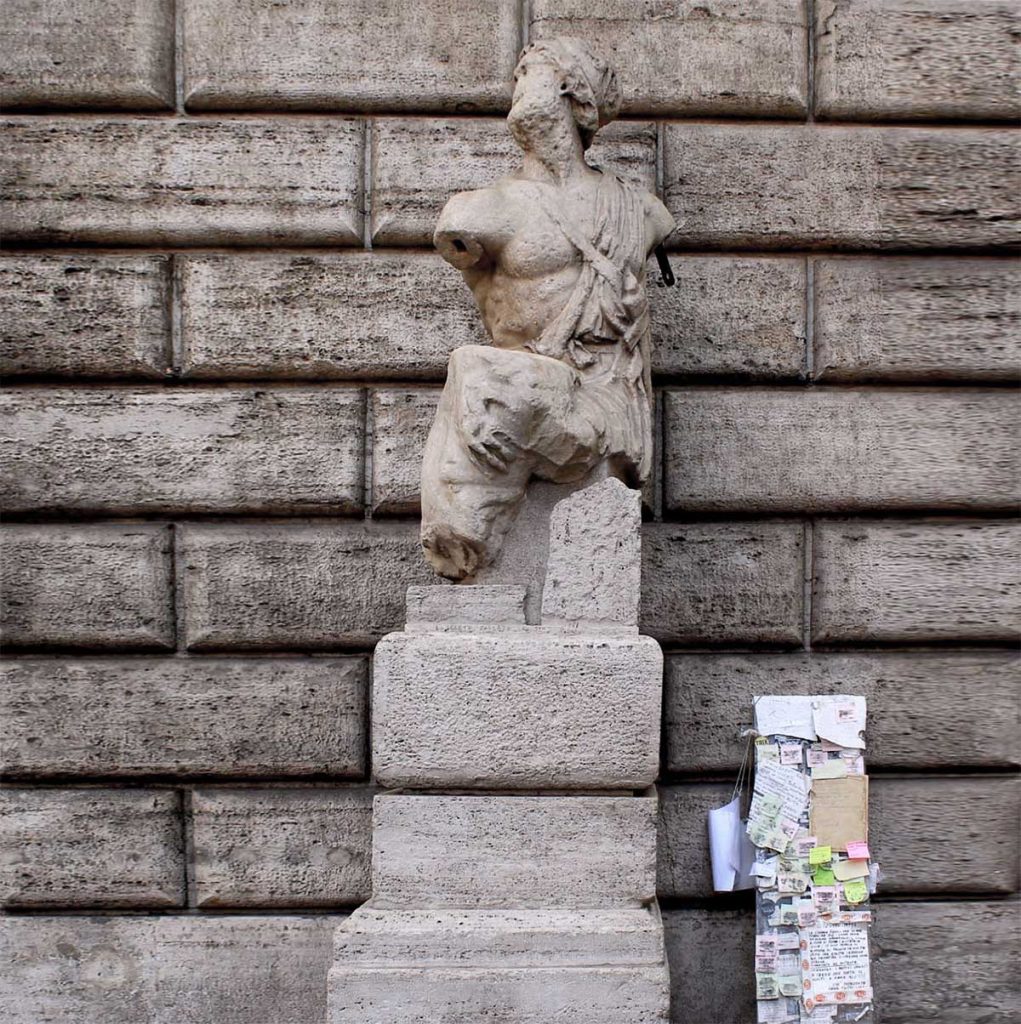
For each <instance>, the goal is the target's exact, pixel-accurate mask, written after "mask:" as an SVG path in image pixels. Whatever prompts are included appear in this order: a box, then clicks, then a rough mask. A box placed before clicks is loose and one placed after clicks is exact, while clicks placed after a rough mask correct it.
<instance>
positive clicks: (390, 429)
mask: <svg viewBox="0 0 1021 1024" xmlns="http://www.w3.org/2000/svg"><path fill="white" fill-rule="evenodd" d="M370 401H371V404H370V409H371V415H372V470H371V495H372V498H371V500H372V511H373V512H378V513H383V514H386V515H389V514H395V515H402V514H409V513H410V514H412V515H417V514H418V512H419V510H420V508H421V493H420V492H421V487H422V453H423V451H424V450H425V440H426V438H427V437H428V436H429V428H430V427H431V426H432V423H433V420H434V419H435V418H436V409H437V407H438V406H439V402H440V390H439V388H416V389H414V390H408V389H407V388H399V389H398V388H374V389H373V390H372V398H371V400H370Z"/></svg>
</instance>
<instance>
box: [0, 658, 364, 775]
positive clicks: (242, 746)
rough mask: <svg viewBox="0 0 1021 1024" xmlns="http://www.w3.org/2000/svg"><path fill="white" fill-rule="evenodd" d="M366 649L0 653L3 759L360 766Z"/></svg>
mask: <svg viewBox="0 0 1021 1024" xmlns="http://www.w3.org/2000/svg"><path fill="white" fill-rule="evenodd" d="M366 669H367V665H366V662H365V659H363V658H245V659H223V658H119V659H112V658H102V659H98V658H87V659H86V658H74V659H69V658H61V659H54V658H19V659H16V660H8V661H6V662H3V663H2V664H0V678H2V680H3V682H2V685H0V719H2V720H3V722H4V723H5V728H4V730H3V733H2V734H0V770H2V771H3V773H4V775H6V776H7V777H9V778H10V777H23V778H29V777H44V776H52V775H63V776H73V775H87V776H96V775H106V776H144V775H172V774H180V775H189V776H196V775H198V776H202V775H216V776H252V775H259V776H266V777H274V776H275V777H281V776H284V777H286V776H300V775H334V776H342V775H348V776H362V775H364V774H365V772H366V771H367V757H366V733H367V731H368V693H367V690H368V686H367V679H366V676H367V674H368V673H367V671H366Z"/></svg>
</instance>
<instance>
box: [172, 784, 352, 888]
mask: <svg viewBox="0 0 1021 1024" xmlns="http://www.w3.org/2000/svg"><path fill="white" fill-rule="evenodd" d="M191 806H192V822H193V835H194V842H195V897H196V900H197V902H198V905H199V906H200V907H205V908H212V907H331V906H345V905H349V904H354V903H361V902H362V901H363V900H366V899H368V897H369V895H370V892H369V843H370V840H369V834H370V830H371V828H372V793H371V791H369V790H367V789H362V788H353V789H350V788H349V789H339V788H331V789H322V788H318V787H317V788H302V789H277V788H276V787H264V788H256V789H221V788H219V787H217V788H215V789H213V788H209V789H197V790H195V792H194V794H193V796H192V805H191Z"/></svg>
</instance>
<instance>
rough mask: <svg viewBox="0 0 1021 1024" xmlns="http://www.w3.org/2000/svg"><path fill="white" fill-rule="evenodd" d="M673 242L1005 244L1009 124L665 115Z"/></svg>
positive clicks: (1012, 224)
mask: <svg viewBox="0 0 1021 1024" xmlns="http://www.w3.org/2000/svg"><path fill="white" fill-rule="evenodd" d="M663 139H664V146H665V151H664V163H663V193H664V198H665V201H666V204H667V206H668V207H669V208H670V210H671V212H672V213H673V214H674V216H675V217H676V218H677V220H678V222H679V224H680V227H679V228H678V229H677V230H676V231H675V232H674V233H673V234H672V235H671V236H670V244H671V245H672V246H676V247H681V248H702V247H705V248H710V249H721V248H738V249H741V248H756V249H775V248H815V247H827V248H839V249H900V250H905V249H926V248H941V249H975V248H983V249H999V250H1002V251H1004V252H1007V251H1009V250H1011V249H1013V247H1015V246H1016V245H1017V242H1018V230H1017V219H1018V216H1019V204H1018V198H1017V197H1018V195H1021V188H1019V187H1018V185H1019V182H1018V174H1017V169H1016V160H1015V159H1014V149H1015V143H1014V136H1013V133H1012V132H1010V131H1007V130H996V129H982V130H978V129H951V128H941V129H925V128H864V127H863V128H849V127H837V126H832V127H830V126H826V125H818V124H816V125H789V126H779V125H768V126H767V125H755V126H752V125H722V124H716V125H710V124H680V123H677V124H667V125H666V126H665V127H664V133H663Z"/></svg>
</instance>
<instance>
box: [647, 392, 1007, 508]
mask: <svg viewBox="0 0 1021 1024" xmlns="http://www.w3.org/2000/svg"><path fill="white" fill-rule="evenodd" d="M1018 408H1019V406H1018V402H1017V396H1016V395H1015V394H1014V393H1013V392H1010V391H1007V390H1003V391H985V392H969V391H963V390H961V389H957V388H955V389H953V390H948V391H944V392H931V391H916V392H911V391H892V390H877V391H860V390H854V391H851V390H831V391H817V390H812V391H751V390H748V389H741V390H736V389H735V390H716V389H714V390H692V391H680V390H678V391H667V392H666V393H665V394H664V402H663V411H664V426H665V430H666V473H665V483H666V488H665V495H664V497H665V502H666V507H667V508H668V509H671V510H683V511H689V512H691V511H696V512H766V513H769V512H852V511H867V510H871V509H909V510H910V509H924V510H928V509H933V510H945V511H967V510H971V509H989V508H991V509H998V508H1005V507H1007V506H1012V505H1013V504H1014V503H1015V502H1016V501H1017V499H1018V465H1017V459H1016V455H1015V451H1014V446H1013V438H1014V432H1015V429H1014V425H1015V423H1016V422H1017V416H1018ZM852 467H853V469H852Z"/></svg>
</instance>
